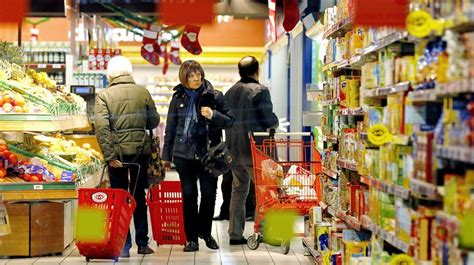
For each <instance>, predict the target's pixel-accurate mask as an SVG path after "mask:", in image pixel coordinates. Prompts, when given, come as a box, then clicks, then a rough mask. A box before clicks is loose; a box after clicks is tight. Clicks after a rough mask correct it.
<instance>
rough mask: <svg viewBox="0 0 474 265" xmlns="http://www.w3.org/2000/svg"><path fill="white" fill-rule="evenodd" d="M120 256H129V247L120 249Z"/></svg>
mask: <svg viewBox="0 0 474 265" xmlns="http://www.w3.org/2000/svg"><path fill="white" fill-rule="evenodd" d="M120 257H121V258H130V249H128V248H124V249H123V250H122V254H120Z"/></svg>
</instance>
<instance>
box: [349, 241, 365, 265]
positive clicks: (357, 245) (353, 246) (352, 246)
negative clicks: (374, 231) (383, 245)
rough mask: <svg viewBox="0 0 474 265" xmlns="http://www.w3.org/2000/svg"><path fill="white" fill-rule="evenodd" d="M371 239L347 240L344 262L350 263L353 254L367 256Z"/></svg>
mask: <svg viewBox="0 0 474 265" xmlns="http://www.w3.org/2000/svg"><path fill="white" fill-rule="evenodd" d="M369 245H370V242H369V241H362V242H356V241H346V242H344V252H343V253H344V257H343V259H344V264H350V260H351V257H352V256H366V255H367V248H368V247H369Z"/></svg>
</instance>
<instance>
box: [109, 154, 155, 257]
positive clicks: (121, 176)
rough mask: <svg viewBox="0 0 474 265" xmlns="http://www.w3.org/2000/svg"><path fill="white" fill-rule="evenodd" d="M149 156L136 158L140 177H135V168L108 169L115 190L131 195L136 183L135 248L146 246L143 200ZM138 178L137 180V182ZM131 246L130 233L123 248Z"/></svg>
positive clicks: (130, 157) (129, 157)
mask: <svg viewBox="0 0 474 265" xmlns="http://www.w3.org/2000/svg"><path fill="white" fill-rule="evenodd" d="M133 158H135V156H134V155H133V156H124V157H123V161H122V162H127V163H128V162H131V160H132V159H133ZM149 159H150V156H149V155H141V156H139V157H138V159H137V161H136V162H135V163H138V164H139V165H140V167H141V168H140V175H139V176H137V175H138V174H137V170H138V169H137V167H135V166H131V167H123V168H113V167H109V176H110V186H111V187H112V188H116V189H124V190H129V192H130V193H131V194H133V189H134V188H135V183H137V188H136V190H135V195H134V196H133V197H134V198H135V201H136V203H137V208H135V212H134V213H133V222H134V225H135V242H136V243H137V246H147V245H148V239H149V238H148V218H147V206H146V199H145V189H146V188H147V187H148V175H147V169H148V162H149ZM129 170H130V180H129V177H128V176H129ZM137 177H138V180H137ZM131 246H132V240H131V236H130V231H129V232H128V235H127V241H126V242H125V248H127V249H130V247H131Z"/></svg>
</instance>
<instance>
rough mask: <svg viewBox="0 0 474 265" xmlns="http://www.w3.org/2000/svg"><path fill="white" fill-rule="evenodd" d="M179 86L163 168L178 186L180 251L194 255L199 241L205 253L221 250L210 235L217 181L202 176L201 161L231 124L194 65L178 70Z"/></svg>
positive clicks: (173, 101) (219, 98) (220, 96)
mask: <svg viewBox="0 0 474 265" xmlns="http://www.w3.org/2000/svg"><path fill="white" fill-rule="evenodd" d="M179 80H180V84H179V85H177V86H176V87H175V88H174V90H175V91H176V92H175V93H174V94H173V97H172V99H171V103H170V106H169V111H168V119H167V123H166V130H165V141H164V147H163V161H165V166H166V167H167V168H169V166H170V163H171V161H173V162H174V164H175V166H176V170H177V171H178V174H179V178H180V180H181V187H182V190H183V208H184V230H185V233H186V238H187V241H188V242H187V244H186V246H185V247H184V249H183V250H184V251H185V252H192V251H198V250H199V244H198V237H200V238H202V239H204V241H205V242H206V246H207V247H208V248H210V249H219V245H218V244H217V242H216V240H215V239H214V238H213V237H212V235H211V230H212V217H213V215H214V205H215V201H216V190H217V178H216V177H214V176H213V175H211V174H210V173H208V172H206V171H205V170H204V168H203V166H202V164H201V160H200V159H201V158H202V157H203V156H204V155H205V154H206V153H207V149H208V144H207V143H209V146H211V147H212V146H214V145H217V144H219V143H220V142H221V138H222V129H227V128H230V127H232V124H233V120H234V119H233V117H232V116H231V115H230V110H229V107H228V106H227V104H226V102H225V99H224V95H223V94H222V92H220V91H217V90H214V88H213V87H212V85H211V83H210V82H209V81H207V80H206V79H205V78H204V70H203V69H202V67H201V65H200V64H199V63H198V62H196V61H192V60H189V61H186V62H184V63H183V64H182V65H181V67H180V69H179ZM198 180H199V183H200V185H199V186H200V191H201V202H200V205H199V209H198V205H197V201H198V190H197V189H198V185H197V181H198Z"/></svg>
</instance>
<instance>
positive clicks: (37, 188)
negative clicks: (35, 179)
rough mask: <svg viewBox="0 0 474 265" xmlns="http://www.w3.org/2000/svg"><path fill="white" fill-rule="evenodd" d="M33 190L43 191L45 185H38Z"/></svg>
mask: <svg viewBox="0 0 474 265" xmlns="http://www.w3.org/2000/svg"><path fill="white" fill-rule="evenodd" d="M33 189H34V190H43V185H40V184H38V185H33Z"/></svg>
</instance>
